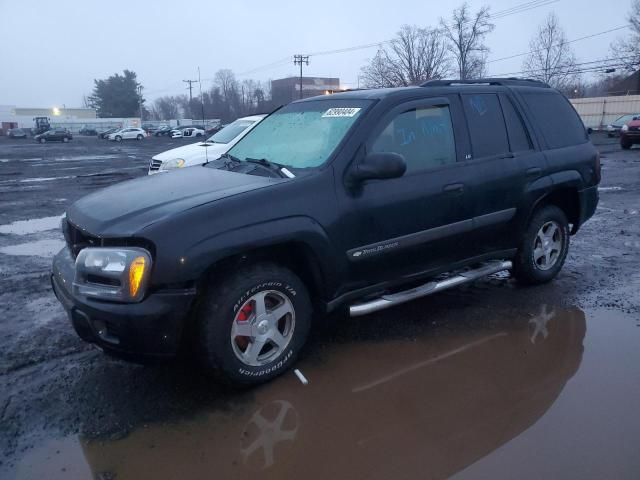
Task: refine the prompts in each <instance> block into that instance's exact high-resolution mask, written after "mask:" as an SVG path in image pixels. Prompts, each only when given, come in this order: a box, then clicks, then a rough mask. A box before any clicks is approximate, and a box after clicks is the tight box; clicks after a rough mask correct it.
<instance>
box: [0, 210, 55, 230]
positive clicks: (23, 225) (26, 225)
mask: <svg viewBox="0 0 640 480" xmlns="http://www.w3.org/2000/svg"><path fill="white" fill-rule="evenodd" d="M61 218H62V215H56V216H54V217H43V218H31V219H29V220H18V221H16V222H12V223H9V224H6V225H0V233H7V234H12V235H29V234H31V233H38V232H44V231H46V230H55V229H56V228H60V219H61Z"/></svg>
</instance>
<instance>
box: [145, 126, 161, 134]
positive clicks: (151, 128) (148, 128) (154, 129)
mask: <svg viewBox="0 0 640 480" xmlns="http://www.w3.org/2000/svg"><path fill="white" fill-rule="evenodd" d="M160 128H161V127H156V126H155V125H150V124H145V125H142V129H143V130H144V131H145V132H147V134H153V133H155V132H157V131H158V130H159V129H160Z"/></svg>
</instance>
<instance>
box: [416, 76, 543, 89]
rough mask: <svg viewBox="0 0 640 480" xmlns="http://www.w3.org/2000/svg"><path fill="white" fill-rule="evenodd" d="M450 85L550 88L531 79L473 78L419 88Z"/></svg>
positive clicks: (424, 85) (432, 82)
mask: <svg viewBox="0 0 640 480" xmlns="http://www.w3.org/2000/svg"><path fill="white" fill-rule="evenodd" d="M452 85H504V86H521V87H542V88H551V87H549V85H548V84H547V83H544V82H541V81H540V80H534V79H532V78H517V77H508V78H474V79H472V80H427V81H426V82H424V83H422V84H421V85H420V86H421V87H449V86H452Z"/></svg>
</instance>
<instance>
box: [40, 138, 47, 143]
mask: <svg viewBox="0 0 640 480" xmlns="http://www.w3.org/2000/svg"><path fill="white" fill-rule="evenodd" d="M38 141H39V142H40V143H46V141H47V140H46V139H45V138H41V139H40V140H38Z"/></svg>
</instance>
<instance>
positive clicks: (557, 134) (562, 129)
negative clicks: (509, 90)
mask: <svg viewBox="0 0 640 480" xmlns="http://www.w3.org/2000/svg"><path fill="white" fill-rule="evenodd" d="M522 97H523V99H524V101H525V103H526V104H527V107H528V108H529V111H530V112H531V114H532V116H533V121H534V122H535V124H536V127H537V128H538V130H539V131H540V132H542V135H543V137H544V139H545V140H546V142H547V145H548V146H549V148H562V147H568V146H570V145H576V144H580V143H585V142H587V140H588V139H587V132H586V130H585V128H584V124H583V123H582V120H580V117H579V116H578V113H577V112H576V111H575V109H574V108H573V106H571V104H570V103H569V101H568V100H567V99H566V98H564V97H563V96H562V95H561V94H559V93H555V92H549V93H547V92H544V93H538V92H535V93H534V92H525V93H522Z"/></svg>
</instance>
